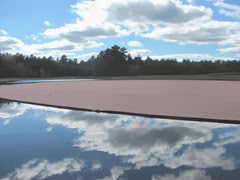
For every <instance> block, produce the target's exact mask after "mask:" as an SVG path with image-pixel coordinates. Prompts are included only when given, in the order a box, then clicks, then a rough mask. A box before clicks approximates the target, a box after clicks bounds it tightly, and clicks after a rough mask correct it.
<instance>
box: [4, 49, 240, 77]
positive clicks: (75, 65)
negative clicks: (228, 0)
mask: <svg viewBox="0 0 240 180" xmlns="http://www.w3.org/2000/svg"><path fill="white" fill-rule="evenodd" d="M225 72H240V61H238V60H231V61H224V60H221V59H219V60H215V61H210V60H204V59H203V60H201V61H192V60H190V59H184V60H182V61H177V59H174V58H173V59H161V60H157V59H151V58H150V57H147V58H146V59H143V58H142V57H141V56H136V57H132V56H131V55H130V54H129V53H128V51H127V49H126V48H124V47H119V46H117V45H114V46H112V47H111V48H107V49H105V50H103V51H101V52H100V53H99V54H98V55H97V56H92V57H91V58H90V59H89V60H88V61H78V60H77V59H71V58H68V57H67V56H66V55H62V56H61V57H60V58H57V59H54V58H53V57H51V56H50V57H41V58H40V57H36V56H34V55H30V56H24V55H23V54H20V53H17V54H15V55H12V54H9V53H5V54H3V53H0V78H18V77H28V78H39V77H63V76H138V75H193V74H210V73H225Z"/></svg>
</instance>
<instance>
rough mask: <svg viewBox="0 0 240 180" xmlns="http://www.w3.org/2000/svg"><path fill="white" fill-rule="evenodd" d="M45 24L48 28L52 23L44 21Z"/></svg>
mask: <svg viewBox="0 0 240 180" xmlns="http://www.w3.org/2000/svg"><path fill="white" fill-rule="evenodd" d="M43 24H44V25H46V26H50V25H51V23H50V22H49V21H44V22H43Z"/></svg>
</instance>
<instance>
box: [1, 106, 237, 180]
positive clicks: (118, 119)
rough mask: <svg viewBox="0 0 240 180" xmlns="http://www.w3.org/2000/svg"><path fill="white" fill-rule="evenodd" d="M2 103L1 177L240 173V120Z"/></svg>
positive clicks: (225, 175) (229, 175) (231, 175)
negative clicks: (192, 119)
mask: <svg viewBox="0 0 240 180" xmlns="http://www.w3.org/2000/svg"><path fill="white" fill-rule="evenodd" d="M0 106H1V107H0V179H25V180H27V179H44V178H47V179H118V178H120V179H163V180H167V179H174V178H175V179H179V180H180V179H187V178H188V179H238V178H239V177H240V169H239V168H240V161H239V160H240V153H239V150H240V126H239V125H231V124H218V123H204V122H203V123H199V122H187V121H174V120H164V119H151V118H143V117H135V116H125V115H112V114H104V113H94V112H83V111H72V110H65V109H57V108H49V107H44V106H36V105H29V104H22V103H21V104H19V103H15V102H12V103H10V104H7V103H2V104H1V105H0Z"/></svg>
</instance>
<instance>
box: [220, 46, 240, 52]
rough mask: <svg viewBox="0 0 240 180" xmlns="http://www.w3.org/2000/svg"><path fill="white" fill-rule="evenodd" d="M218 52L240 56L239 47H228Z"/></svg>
mask: <svg viewBox="0 0 240 180" xmlns="http://www.w3.org/2000/svg"><path fill="white" fill-rule="evenodd" d="M218 51H220V52H221V53H237V54H240V45H239V46H236V47H228V48H219V49H218Z"/></svg>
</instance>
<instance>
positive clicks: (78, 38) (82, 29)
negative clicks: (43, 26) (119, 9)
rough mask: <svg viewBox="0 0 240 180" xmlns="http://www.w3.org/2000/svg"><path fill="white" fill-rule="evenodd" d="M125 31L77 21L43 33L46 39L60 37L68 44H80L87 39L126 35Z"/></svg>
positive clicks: (108, 24) (110, 25) (106, 24)
mask: <svg viewBox="0 0 240 180" xmlns="http://www.w3.org/2000/svg"><path fill="white" fill-rule="evenodd" d="M128 34H129V32H128V31H127V30H122V29H121V28H120V26H117V25H114V24H111V23H104V24H95V25H92V24H90V23H88V22H84V21H77V22H76V23H74V24H66V25H65V26H63V27H60V28H55V29H48V30H46V31H45V32H44V35H45V36H47V37H61V38H63V39H67V40H68V41H70V42H75V43H80V42H85V41H86V40H88V39H92V40H96V39H98V38H105V37H115V36H123V35H128Z"/></svg>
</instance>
